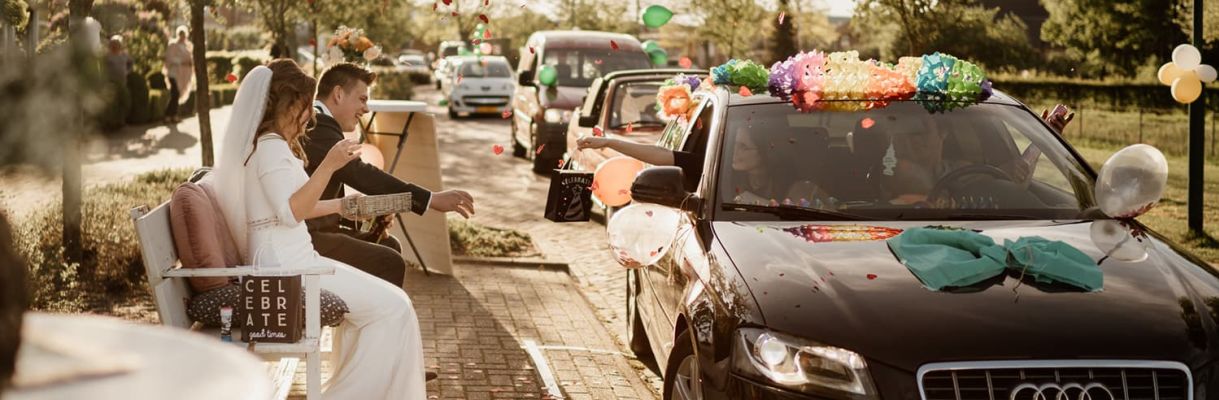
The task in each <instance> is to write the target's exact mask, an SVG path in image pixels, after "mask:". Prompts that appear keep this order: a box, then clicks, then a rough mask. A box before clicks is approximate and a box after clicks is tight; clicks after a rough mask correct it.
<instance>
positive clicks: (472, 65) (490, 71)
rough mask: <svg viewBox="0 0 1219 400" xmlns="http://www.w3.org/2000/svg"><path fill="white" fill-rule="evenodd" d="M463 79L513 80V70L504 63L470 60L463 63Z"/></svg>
mask: <svg viewBox="0 0 1219 400" xmlns="http://www.w3.org/2000/svg"><path fill="white" fill-rule="evenodd" d="M461 76H462V78H511V77H512V68H510V67H508V63H505V62H502V61H487V60H481V61H480V60H470V61H466V62H463V63H461Z"/></svg>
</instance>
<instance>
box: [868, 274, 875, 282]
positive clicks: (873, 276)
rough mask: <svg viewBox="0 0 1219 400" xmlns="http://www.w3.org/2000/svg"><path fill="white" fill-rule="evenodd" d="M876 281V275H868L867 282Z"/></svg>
mask: <svg viewBox="0 0 1219 400" xmlns="http://www.w3.org/2000/svg"><path fill="white" fill-rule="evenodd" d="M873 279H876V274H868V280H869V281H870V280H873Z"/></svg>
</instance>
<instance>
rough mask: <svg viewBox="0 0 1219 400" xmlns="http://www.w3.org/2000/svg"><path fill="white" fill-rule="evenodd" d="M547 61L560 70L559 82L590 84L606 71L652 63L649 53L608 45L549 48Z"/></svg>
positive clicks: (565, 83) (564, 84)
mask: <svg viewBox="0 0 1219 400" xmlns="http://www.w3.org/2000/svg"><path fill="white" fill-rule="evenodd" d="M542 64H543V65H551V66H553V67H554V68H555V72H558V81H557V83H556V85H558V86H578V87H588V85H590V84H592V83H593V80H594V79H597V78H599V77H601V76H603V75H605V74H608V73H610V72H614V71H621V70H625V69H646V68H649V67H650V64H651V61H649V59H648V57H647V55H645V54H644V53H643V52H640V51H625V50H624V51H611V50H608V49H565V48H558V49H547V50H546V52H545V54H544V55H543V59H542Z"/></svg>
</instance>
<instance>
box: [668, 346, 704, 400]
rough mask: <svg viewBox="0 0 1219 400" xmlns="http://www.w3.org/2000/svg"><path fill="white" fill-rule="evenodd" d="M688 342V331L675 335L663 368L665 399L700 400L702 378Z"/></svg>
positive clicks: (692, 349) (701, 396) (696, 359)
mask: <svg viewBox="0 0 1219 400" xmlns="http://www.w3.org/2000/svg"><path fill="white" fill-rule="evenodd" d="M691 346H692V345H691V343H690V331H689V330H687V331H685V332H682V333H681V335H678V336H677V342H676V345H675V346H673V352H672V354H669V364H668V366H667V367H666V368H665V390H664V399H665V400H702V398H703V379H702V372H701V371H700V370H699V367H698V357H696V356H695V355H694V348H693V347H691Z"/></svg>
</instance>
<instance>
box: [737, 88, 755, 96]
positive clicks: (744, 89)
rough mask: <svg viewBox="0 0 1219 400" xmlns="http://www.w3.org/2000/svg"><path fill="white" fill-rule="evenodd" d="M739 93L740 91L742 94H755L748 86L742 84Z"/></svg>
mask: <svg viewBox="0 0 1219 400" xmlns="http://www.w3.org/2000/svg"><path fill="white" fill-rule="evenodd" d="M738 93H739V94H740V95H741V96H753V92H750V91H749V88H747V87H745V86H741V90H740V91H738Z"/></svg>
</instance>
